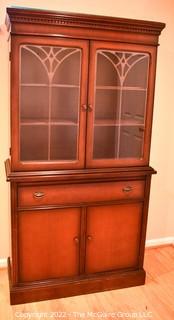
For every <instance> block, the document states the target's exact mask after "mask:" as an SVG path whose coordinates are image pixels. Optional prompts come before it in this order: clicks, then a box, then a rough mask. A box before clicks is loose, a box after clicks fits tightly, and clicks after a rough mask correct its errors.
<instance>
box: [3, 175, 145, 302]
mask: <svg viewBox="0 0 174 320" xmlns="http://www.w3.org/2000/svg"><path fill="white" fill-rule="evenodd" d="M145 185H146V184H145V179H144V180H137V181H136V180H134V181H130V180H128V181H119V182H108V183H107V182H105V183H102V184H100V183H99V184H98V187H99V188H97V183H96V182H95V183H94V184H92V183H91V184H89V183H86V184H85V183H84V184H81V185H80V184H74V186H75V191H73V192H74V193H73V196H72V197H71V198H70V192H71V191H72V190H73V185H72V184H69V185H68V184H66V185H62V186H61V185H60V184H59V185H56V184H55V189H54V184H48V186H47V187H46V185H44V187H43V186H42V185H41V184H40V183H38V184H37V183H36V184H35V185H34V184H33V185H31V184H28V185H27V184H25V185H23V184H20V183H19V184H16V185H14V194H17V195H18V196H17V197H15V198H14V199H15V201H16V202H15V206H16V211H13V215H12V222H13V224H14V226H16V228H13V233H12V248H13V251H12V259H10V261H9V274H10V278H11V289H10V292H11V303H12V304H17V303H24V302H30V301H39V300H43V299H51V298H58V297H66V296H71V295H77V294H85V293H90V292H97V291H103V290H110V289H114V288H123V287H128V286H133V285H140V284H143V283H144V281H145V272H144V270H143V267H142V266H143V253H144V241H145V229H146V218H147V196H146V198H145V194H148V192H149V191H148V188H149V187H148V188H147V190H146V189H145ZM90 186H91V189H90ZM61 187H62V189H61ZM104 188H105V190H106V192H104ZM59 190H60V193H59ZM91 190H93V191H91ZM52 191H53V200H54V204H53V205H51V202H50V201H51V199H52V198H51V197H52V196H51V192H52ZM65 191H66V192H65ZM88 191H89V201H88ZM100 191H101V192H102V196H101V193H100ZM80 192H81V194H80ZM66 194H67V199H66ZM56 198H57V204H56ZM81 199H83V201H81ZM15 206H14V207H15Z"/></svg>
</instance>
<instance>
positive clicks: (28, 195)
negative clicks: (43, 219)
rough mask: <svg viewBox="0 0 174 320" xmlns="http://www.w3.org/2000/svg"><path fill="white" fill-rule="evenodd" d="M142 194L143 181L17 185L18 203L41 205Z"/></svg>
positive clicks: (139, 196)
mask: <svg viewBox="0 0 174 320" xmlns="http://www.w3.org/2000/svg"><path fill="white" fill-rule="evenodd" d="M143 196H144V181H142V180H138V181H121V182H103V183H90V184H68V185H38V186H36V185H35V186H28V187H26V186H25V187H19V192H18V205H19V206H20V207H26V206H42V205H56V204H71V203H72V204H73V203H84V202H98V201H99V202H100V201H112V200H122V199H139V198H143Z"/></svg>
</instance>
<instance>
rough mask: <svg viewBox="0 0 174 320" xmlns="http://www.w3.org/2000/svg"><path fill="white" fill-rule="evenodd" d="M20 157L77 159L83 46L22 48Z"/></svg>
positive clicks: (51, 159)
mask: <svg viewBox="0 0 174 320" xmlns="http://www.w3.org/2000/svg"><path fill="white" fill-rule="evenodd" d="M20 66H21V68H20V159H21V160H22V161H53V160H58V161H59V160H61V161H63V160H69V161H74V160H76V159H77V157H78V154H77V150H78V148H77V146H78V138H77V137H78V131H79V99H80V74H81V50H80V49H77V48H70V47H69V48H68V47H53V46H41V45H38V46H36V45H22V46H21V48H20Z"/></svg>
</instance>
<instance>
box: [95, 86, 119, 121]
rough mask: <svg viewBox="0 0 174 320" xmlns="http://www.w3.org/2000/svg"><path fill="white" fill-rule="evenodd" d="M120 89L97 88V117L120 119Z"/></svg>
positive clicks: (99, 118) (98, 118) (97, 118)
mask: <svg viewBox="0 0 174 320" xmlns="http://www.w3.org/2000/svg"><path fill="white" fill-rule="evenodd" d="M119 101H120V90H106V89H97V90H96V101H95V119H96V121H97V120H106V119H108V120H109V119H110V120H113V119H115V120H116V119H118V116H119V108H118V106H119Z"/></svg>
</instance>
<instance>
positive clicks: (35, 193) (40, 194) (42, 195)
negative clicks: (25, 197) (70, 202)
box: [33, 191, 45, 199]
mask: <svg viewBox="0 0 174 320" xmlns="http://www.w3.org/2000/svg"><path fill="white" fill-rule="evenodd" d="M33 195H34V197H35V198H37V199H40V198H43V197H44V196H45V193H44V192H39V191H36V192H34V194H33Z"/></svg>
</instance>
